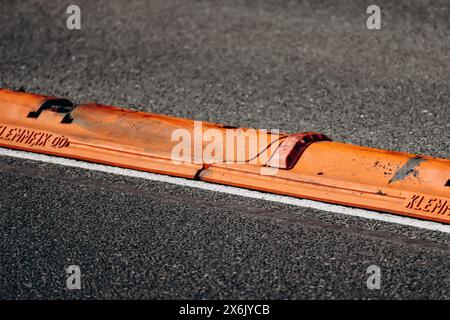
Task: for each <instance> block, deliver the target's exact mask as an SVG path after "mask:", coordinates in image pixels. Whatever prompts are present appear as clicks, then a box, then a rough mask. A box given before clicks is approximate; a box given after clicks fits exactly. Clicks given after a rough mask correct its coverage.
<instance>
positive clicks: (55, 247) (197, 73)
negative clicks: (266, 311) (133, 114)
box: [0, 0, 450, 299]
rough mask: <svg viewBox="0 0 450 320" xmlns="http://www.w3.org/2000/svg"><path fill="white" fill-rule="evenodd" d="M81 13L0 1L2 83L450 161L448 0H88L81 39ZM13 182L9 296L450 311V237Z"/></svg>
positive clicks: (3, 199) (110, 180)
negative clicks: (417, 302) (76, 286)
mask: <svg viewBox="0 0 450 320" xmlns="http://www.w3.org/2000/svg"><path fill="white" fill-rule="evenodd" d="M73 3H74V2H69V1H20V2H18V1H7V0H3V1H1V2H0V30H1V32H0V61H1V63H0V87H6V88H14V89H18V88H20V87H23V88H24V89H25V90H27V91H32V92H38V93H44V94H52V95H60V96H64V97H67V98H69V99H72V100H75V101H76V102H89V101H96V102H100V103H103V104H112V105H120V106H123V107H129V108H134V109H140V110H146V111H152V112H157V113H164V114H170V115H175V116H182V117H188V118H195V119H197V120H205V121H214V122H221V123H227V124H230V125H236V126H249V127H258V128H279V129H280V130H285V131H289V132H295V131H306V130H314V131H319V132H323V133H325V134H327V135H330V136H332V137H333V138H334V139H335V140H342V141H345V142H350V143H355V144H361V145H366V146H371V147H378V148H384V149H395V150H399V151H406V152H412V153H420V154H429V155H433V156H438V157H447V158H449V140H450V139H449V138H450V130H449V128H450V124H449V121H448V120H449V118H450V107H449V104H450V102H449V95H450V90H449V89H450V54H449V52H450V3H448V2H447V1H395V2H394V1H375V2H374V1H339V2H337V1H313V0H311V1H254V2H248V1H226V2H224V1H186V0H183V1H148V2H147V1H79V0H77V1H76V2H75V3H76V4H78V5H79V6H80V8H81V17H82V21H81V23H82V29H81V30H72V31H71V30H68V29H67V28H66V14H65V11H66V8H67V6H68V5H70V4H73ZM372 3H376V4H378V5H379V6H380V7H381V9H382V29H381V30H378V31H370V30H367V29H366V27H365V19H366V17H367V15H366V13H365V11H366V8H367V6H368V5H369V4H372ZM0 178H1V180H0V181H1V188H0V230H1V233H0V237H1V241H0V256H1V260H0V298H64V297H67V298H160V299H168V298H177V299H181V298H232V299H237V298H252V299H264V298H282V299H297V298H393V299H400V298H403V299H404V298H423V299H428V298H438V299H449V298H450V271H449V270H450V235H448V234H443V233H439V232H431V231H424V230H420V229H416V228H410V227H403V226H398V225H394V224H387V223H382V222H375V221H370V220H364V219H358V218H351V217H348V216H342V215H338V214H332V213H328V212H321V211H317V210H312V209H305V208H298V207H293V206H288V205H281V204H275V203H271V202H264V201H257V200H251V199H247V198H241V197H237V196H229V195H224V194H218V193H215V192H208V191H201V190H196V189H190V188H184V187H178V186H173V185H169V184H163V183H157V182H151V181H145V180H140V179H133V178H124V177H119V176H114V175H107V174H100V173H97V172H87V171H81V170H77V169H71V168H64V167H60V166H56V165H49V164H43V163H38V162H33V161H25V160H17V159H12V158H8V157H0ZM71 264H77V265H80V266H81V270H82V279H83V280H82V281H83V282H82V285H83V288H82V289H81V290H80V291H69V290H67V289H65V279H66V274H65V270H64V269H65V268H66V267H67V266H68V265H71ZM372 264H375V265H378V266H380V268H381V270H382V285H381V289H380V290H373V291H371V290H368V289H367V287H366V283H365V281H366V278H367V275H366V274H365V271H366V269H367V267H368V266H369V265H372Z"/></svg>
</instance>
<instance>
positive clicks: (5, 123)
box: [0, 89, 450, 223]
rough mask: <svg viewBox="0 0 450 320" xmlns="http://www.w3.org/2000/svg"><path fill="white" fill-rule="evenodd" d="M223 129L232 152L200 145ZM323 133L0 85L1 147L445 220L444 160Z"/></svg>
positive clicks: (448, 177)
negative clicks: (262, 127) (275, 129)
mask: <svg viewBox="0 0 450 320" xmlns="http://www.w3.org/2000/svg"><path fill="white" fill-rule="evenodd" d="M230 134H231V138H232V139H234V140H232V141H233V144H234V143H236V147H234V146H233V148H232V149H231V152H230V148H225V145H224V148H223V150H214V152H206V151H207V150H208V148H210V143H211V141H214V140H216V139H219V140H221V141H222V140H223V141H229V140H227V139H228V138H229V135H230ZM252 134H253V135H256V137H257V141H258V142H257V143H256V144H257V146H255V145H254V144H255V141H256V140H249V139H250V138H248V137H250V136H252ZM185 136H190V137H191V138H192V141H191V143H190V144H189V148H188V149H187V150H188V151H189V152H188V154H187V156H186V154H184V155H183V157H181V156H180V157H179V156H178V153H177V152H174V150H177V146H179V144H180V141H181V140H180V139H183V137H185ZM205 137H207V138H206V140H205ZM240 138H243V139H244V140H242V139H241V140H239V139H240ZM247 138H248V139H247ZM246 139H247V140H246ZM329 140H330V139H329V138H327V137H326V136H324V135H321V134H318V133H301V134H292V135H286V134H276V133H270V132H268V133H267V132H264V131H255V130H254V129H243V128H231V127H226V126H223V125H219V124H212V123H203V122H197V121H192V120H187V119H179V118H175V117H169V116H163V115H157V114H151V113H144V112H136V111H131V110H129V109H122V108H117V107H111V106H103V105H98V104H86V105H80V106H74V105H73V104H72V103H71V102H70V101H68V100H64V99H58V98H54V97H46V96H41V95H35V94H29V93H23V92H16V91H10V90H2V89H0V146H3V147H7V148H14V149H21V150H26V151H32V152H38V153H45V154H50V155H56V156H62V157H69V158H75V159H81V160H85V161H91V162H98V163H104V164H109V165H114V166H120V167H125V168H133V169H137V170H144V171H149V172H155V173H161V174H168V175H173V176H179V177H185V178H192V179H194V178H195V179H201V180H204V181H209V182H214V183H220V184H227V185H233V186H239V187H244V188H249V189H254V190H260V191H266V192H272V193H277V194H283V195H289V196H294V197H300V198H307V199H313V200H318V201H324V202H330V203H336V204H341V205H346V206H353V207H360V208H367V209H372V210H378V211H385V212H391V213H395V214H401V215H405V216H410V217H415V218H421V219H427V220H433V221H438V222H442V223H450V160H447V159H436V158H431V157H427V156H416V155H412V154H406V153H400V152H393V151H386V150H378V149H373V148H366V147H360V146H354V145H350V144H345V143H339V142H331V141H329ZM238 141H249V143H246V144H243V145H240V146H239V142H238ZM252 141H253V142H252ZM227 143H228V142H227ZM209 151H211V150H209ZM219 151H220V152H219ZM264 169H272V171H270V170H269V171H267V170H266V171H265V170H264ZM273 169H274V170H273Z"/></svg>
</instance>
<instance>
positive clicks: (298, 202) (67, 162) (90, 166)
mask: <svg viewBox="0 0 450 320" xmlns="http://www.w3.org/2000/svg"><path fill="white" fill-rule="evenodd" d="M0 155H3V156H8V157H15V158H22V159H28V160H34V161H41V162H47V163H52V164H57V165H62V166H68V167H75V168H81V169H87V170H94V171H100V172H106V173H112V174H118V175H122V176H127V177H134V178H141V179H147V180H154V181H160V182H167V183H172V184H176V185H180V186H186V187H192V188H199V189H204V190H209V191H216V192H222V193H227V194H232V195H238V196H243V197H247V198H254V199H262V200H267V201H273V202H279V203H285V204H290V205H294V206H299V207H306V208H313V209H317V210H322V211H328V212H333V213H340V214H345V215H349V216H354V217H359V218H366V219H372V220H378V221H384V222H390V223H396V224H401V225H405V226H410V227H416V228H421V229H427V230H433V231H440V232H445V233H449V234H450V225H446V224H443V223H438V222H433V221H424V220H418V219H414V218H408V217H403V216H397V215H392V214H387V213H379V212H375V211H370V210H364V209H357V208H350V207H344V206H340V205H335V204H329V203H324V202H318V201H312V200H306V199H298V198H293V197H288V196H281V195H277V194H271V193H264V192H259V191H254V190H248V189H243V188H237V187H230V186H224V185H220V184H213V183H208V182H203V181H197V180H189V179H184V178H176V177H171V176H166V175H161V174H156V173H150V172H144V171H137V170H131V169H123V168H119V167H112V166H107V165H103V164H96V163H90V162H84V161H79V160H73V159H68V158H60V157H54V156H47V155H43V154H38V153H31V152H26V151H17V150H12V149H5V148H0Z"/></svg>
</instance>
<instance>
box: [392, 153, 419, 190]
mask: <svg viewBox="0 0 450 320" xmlns="http://www.w3.org/2000/svg"><path fill="white" fill-rule="evenodd" d="M424 161H425V159H424V158H422V157H420V156H417V157H414V158H411V159H408V161H407V162H406V163H405V164H404V165H403V166H402V167H401V168H400V169H398V170H397V171H396V172H395V174H394V176H393V177H392V178H391V180H389V183H393V182H395V181H400V180H403V179H405V178H406V177H407V176H409V175H410V174H412V175H413V176H414V177H417V175H418V171H417V170H416V168H417V167H418V166H419V165H420V164H421V163H422V162H424Z"/></svg>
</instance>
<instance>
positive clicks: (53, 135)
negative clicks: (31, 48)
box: [0, 89, 285, 178]
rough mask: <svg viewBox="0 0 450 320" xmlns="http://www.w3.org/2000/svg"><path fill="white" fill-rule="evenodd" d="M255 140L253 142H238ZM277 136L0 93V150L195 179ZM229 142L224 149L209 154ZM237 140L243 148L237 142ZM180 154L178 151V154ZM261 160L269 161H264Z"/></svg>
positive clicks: (255, 152) (262, 149)
mask: <svg viewBox="0 0 450 320" xmlns="http://www.w3.org/2000/svg"><path fill="white" fill-rule="evenodd" d="M250 138H254V140H255V141H256V146H255V144H254V143H245V141H246V140H248V139H250ZM284 138H285V135H284V134H273V133H271V132H267V131H256V130H254V129H244V128H231V127H226V126H223V125H220V124H214V123H205V122H198V121H192V120H187V119H180V118H175V117H170V116H164V115H158V114H152V113H144V112H137V111H132V110H129V109H122V108H117V107H112V106H104V105H98V104H93V103H91V104H85V105H79V106H74V105H73V104H72V103H71V102H70V101H68V100H65V99H59V98H55V97H46V96H41V95H35V94H29V93H23V92H15V91H10V90H4V89H1V90H0V145H1V146H5V147H9V148H16V149H22V150H27V151H33V152H39V153H46V154H52V155H57V156H64V157H70V158H76V159H81V160H86V161H92V162H100V163H104V164H110V165H114V166H121V167H126V168H132V169H138V170H145V171H151V172H155V173H162V174H169V175H174V176H179V177H185V178H195V177H196V176H197V173H198V172H199V171H200V170H202V169H203V167H204V166H205V165H208V164H212V163H222V162H223V163H227V162H232V163H235V162H236V163H243V162H251V161H254V162H255V163H257V162H258V161H259V160H260V159H261V158H264V157H263V156H265V157H267V158H270V156H271V153H270V152H271V150H274V149H276V147H277V146H278V144H279V143H280V141H282V140H283V139H284ZM214 139H216V140H220V141H222V142H223V141H231V142H230V143H229V144H230V145H231V144H233V146H232V148H231V151H230V148H229V147H228V148H226V145H225V144H223V143H222V144H221V145H222V146H223V147H222V150H221V152H219V150H213V151H215V152H211V150H209V149H210V148H209V146H210V144H211V141H214ZM242 141H244V143H241V142H242ZM179 151H181V153H180V152H179ZM267 160H268V159H267Z"/></svg>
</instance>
